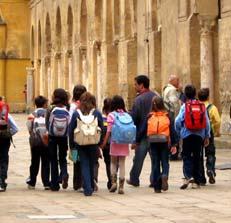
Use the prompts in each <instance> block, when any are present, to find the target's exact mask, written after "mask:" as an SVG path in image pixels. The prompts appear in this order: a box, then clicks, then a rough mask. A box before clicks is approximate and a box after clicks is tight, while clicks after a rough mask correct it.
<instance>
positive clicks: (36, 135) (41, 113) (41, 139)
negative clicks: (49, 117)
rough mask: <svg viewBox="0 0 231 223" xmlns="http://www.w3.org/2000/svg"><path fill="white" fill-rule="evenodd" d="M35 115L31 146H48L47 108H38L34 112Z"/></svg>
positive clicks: (31, 132)
mask: <svg viewBox="0 0 231 223" xmlns="http://www.w3.org/2000/svg"><path fill="white" fill-rule="evenodd" d="M33 116H34V119H33V121H32V125H31V131H30V145H31V147H39V146H47V141H46V136H47V129H46V120H45V116H46V110H45V109H39V110H36V111H35V112H33Z"/></svg>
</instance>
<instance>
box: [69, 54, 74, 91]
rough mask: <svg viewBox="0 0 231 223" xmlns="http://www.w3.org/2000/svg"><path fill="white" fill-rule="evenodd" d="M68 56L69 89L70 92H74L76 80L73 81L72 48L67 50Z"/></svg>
mask: <svg viewBox="0 0 231 223" xmlns="http://www.w3.org/2000/svg"><path fill="white" fill-rule="evenodd" d="M67 58H68V74H67V75H68V78H67V79H68V83H67V85H68V87H67V90H69V92H72V90H73V88H74V82H73V53H72V50H68V51H67Z"/></svg>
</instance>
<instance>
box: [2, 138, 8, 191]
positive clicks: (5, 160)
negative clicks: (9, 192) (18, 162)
mask: <svg viewBox="0 0 231 223" xmlns="http://www.w3.org/2000/svg"><path fill="white" fill-rule="evenodd" d="M0 147H1V148H0V186H1V187H4V188H5V187H6V183H5V180H6V179H7V172H8V165H9V149H10V139H0Z"/></svg>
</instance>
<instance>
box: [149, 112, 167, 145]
mask: <svg viewBox="0 0 231 223" xmlns="http://www.w3.org/2000/svg"><path fill="white" fill-rule="evenodd" d="M150 115H151V116H150V118H149V119H148V123H147V125H148V127H147V136H148V139H149V142H168V139H169V135H170V120H169V117H168V114H167V113H166V112H152V113H150Z"/></svg>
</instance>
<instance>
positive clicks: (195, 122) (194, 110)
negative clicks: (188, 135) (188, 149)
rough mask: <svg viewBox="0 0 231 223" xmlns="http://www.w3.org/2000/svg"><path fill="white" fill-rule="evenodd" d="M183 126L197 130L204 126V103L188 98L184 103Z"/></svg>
mask: <svg viewBox="0 0 231 223" xmlns="http://www.w3.org/2000/svg"><path fill="white" fill-rule="evenodd" d="M184 120H185V127H186V128H187V129H189V130H193V131H197V130H201V129H204V128H206V108H205V105H204V103H202V102H200V101H198V100H190V101H187V102H186V103H185V116H184Z"/></svg>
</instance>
